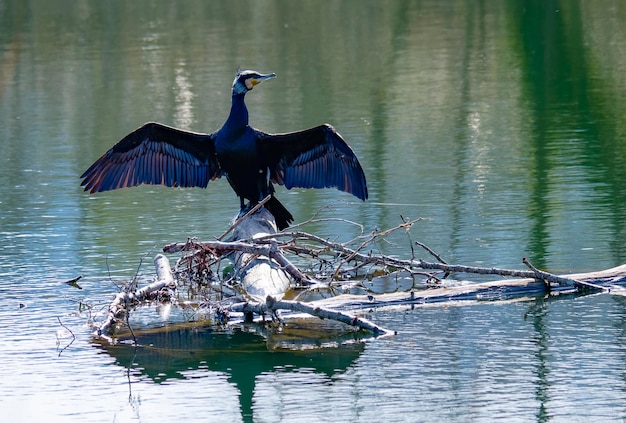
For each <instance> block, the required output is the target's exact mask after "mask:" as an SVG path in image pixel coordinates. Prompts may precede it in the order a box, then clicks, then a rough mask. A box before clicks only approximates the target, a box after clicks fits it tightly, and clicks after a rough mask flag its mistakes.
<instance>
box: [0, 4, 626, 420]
mask: <svg viewBox="0 0 626 423" xmlns="http://www.w3.org/2000/svg"><path fill="white" fill-rule="evenodd" d="M625 19H626V10H625V8H624V5H622V3H621V2H618V1H607V2H586V3H581V4H578V3H576V4H572V3H571V2H559V1H552V2H547V3H546V2H517V1H506V2H501V1H482V2H471V1H445V2H438V1H423V2H412V1H392V2H384V3H380V2H374V1H361V0H359V1H342V2H333V1H328V2H318V1H299V2H288V1H257V2H252V1H242V2H236V3H232V2H227V1H212V2H201V1H188V2H184V3H181V4H177V3H172V4H170V3H164V2H158V1H147V0H141V1H135V2H117V1H114V2H95V1H86V0H85V1H79V2H68V1H63V0H53V1H37V0H33V1H30V2H17V1H11V0H8V1H6V0H5V1H1V0H0V27H1V28H2V30H1V31H0V140H1V141H0V142H1V146H2V154H1V155H0V180H2V182H3V183H2V184H1V185H0V241H1V242H2V249H1V250H0V277H1V278H2V284H0V293H1V294H2V298H3V302H2V306H0V336H1V338H2V339H4V340H5V343H4V348H2V349H0V356H1V358H2V362H3V364H4V365H3V366H2V369H0V380H1V381H2V382H0V394H1V395H0V398H1V399H0V405H1V407H2V409H3V413H4V414H3V415H4V416H5V417H4V418H6V419H7V421H43V420H47V421H50V420H53V421H81V422H84V421H98V422H99V421H107V422H110V421H116V422H119V421H137V420H141V421H171V420H174V419H184V420H186V421H200V420H201V421H207V420H208V421H309V420H316V421H380V420H381V419H384V420H388V421H441V420H448V421H468V420H469V421H493V420H495V419H499V418H502V419H506V420H510V421H515V420H517V421H532V420H537V421H573V420H574V421H575V420H579V421H580V420H586V421H622V420H623V419H624V418H625V417H626V406H625V404H626V346H625V341H626V337H625V333H626V332H625V328H626V326H625V322H624V316H625V315H626V314H625V305H626V304H625V302H624V300H623V298H624V297H622V296H618V295H598V296H586V297H578V298H573V297H572V298H564V299H558V300H554V301H547V300H543V299H529V300H526V301H517V302H509V303H498V304H495V303H481V304H475V305H471V306H447V307H441V306H437V307H423V308H420V307H418V308H415V309H412V310H391V311H380V312H377V313H374V314H373V315H371V316H370V317H371V318H372V319H373V320H374V321H376V322H377V323H379V324H381V325H383V326H386V327H389V328H392V329H395V330H397V331H398V333H399V334H398V336H396V337H393V338H389V339H384V340H375V341H365V342H362V340H360V339H353V338H352V335H350V334H346V333H345V332H344V331H342V330H340V329H337V328H329V330H328V333H329V337H330V339H326V340H323V341H320V340H317V341H311V340H310V339H307V340H306V341H304V340H299V341H298V342H299V345H301V346H302V345H304V346H306V347H307V348H304V347H303V349H302V350H298V351H294V350H291V349H285V348H283V347H284V345H283V344H281V342H282V341H281V342H279V341H277V340H276V339H273V338H272V337H271V336H270V335H268V334H266V333H258V330H257V329H252V328H231V329H229V330H225V331H216V330H214V329H211V328H204V327H202V328H196V329H195V332H194V331H193V330H189V329H172V330H171V331H170V332H168V333H169V334H170V336H162V337H158V336H154V337H152V336H148V335H146V338H145V339H144V341H145V342H144V343H143V344H142V345H144V347H142V348H140V349H139V350H137V351H135V349H134V348H133V347H131V346H129V345H120V346H116V347H106V346H103V345H101V344H99V343H94V342H93V340H92V338H91V335H90V331H89V327H88V323H89V313H87V312H85V311H84V310H82V311H81V312H80V313H79V303H80V302H84V303H88V304H91V305H94V309H93V313H96V312H98V311H100V310H101V309H102V308H103V307H104V305H105V304H106V302H107V301H108V300H109V299H110V298H111V295H112V293H114V292H116V290H117V287H116V285H115V284H114V283H120V282H123V281H127V280H129V279H130V278H132V277H133V275H135V272H136V271H137V269H138V268H139V271H138V272H139V275H138V277H139V279H140V280H141V281H148V280H150V278H151V276H152V269H151V259H152V257H153V256H154V254H156V252H158V251H160V248H161V247H162V246H163V245H164V244H166V243H169V242H175V241H184V240H186V239H187V237H188V236H196V237H199V238H201V239H202V238H205V239H206V238H211V237H214V236H219V235H220V234H221V233H222V232H223V231H224V229H225V228H226V226H227V224H228V222H229V221H230V219H231V218H232V217H233V215H234V214H235V213H236V211H237V210H236V209H237V206H238V201H237V198H236V197H235V195H234V194H233V193H232V191H231V189H230V187H229V186H228V184H227V183H226V181H215V182H211V183H210V184H209V187H208V189H207V190H202V189H189V190H176V189H167V188H163V187H145V186H144V187H139V188H133V189H127V190H120V191H115V192H108V193H103V194H100V195H96V196H89V195H87V194H85V193H84V192H83V191H82V190H81V188H80V187H79V179H78V176H79V175H80V174H81V173H82V171H83V170H85V169H86V168H87V167H88V166H89V165H90V164H91V163H92V162H93V161H94V160H95V159H97V158H98V157H99V156H100V155H101V154H102V153H104V151H106V149H108V148H109V147H110V146H111V145H112V144H113V143H115V142H116V141H117V140H119V139H120V138H121V137H123V136H124V135H125V134H126V133H128V132H130V131H131V130H133V129H135V128H137V127H138V126H140V125H141V124H143V123H144V122H145V121H150V120H156V121H159V122H162V123H165V124H169V125H174V126H178V127H181V128H185V129H190V130H195V131H204V132H210V131H213V130H216V129H217V128H219V127H220V125H221V124H222V123H223V122H224V120H225V119H226V116H227V114H228V110H229V106H230V84H231V81H232V79H233V77H234V73H235V69H236V68H237V67H242V68H253V69H257V70H259V71H261V72H276V74H277V78H276V79H273V80H271V81H268V82H266V83H264V84H263V85H262V86H260V87H258V88H257V89H255V90H254V92H252V93H250V94H249V95H248V96H247V98H246V101H247V104H248V107H249V110H250V116H251V124H252V125H253V126H255V127H258V128H260V129H263V130H265V131H268V132H282V131H291V130H296V129H302V128H305V127H309V126H314V125H318V124H320V123H323V122H328V123H331V124H333V125H334V126H335V127H336V128H337V130H338V131H339V132H340V133H341V134H342V135H343V137H344V138H345V139H346V140H347V141H348V142H349V144H350V145H351V146H352V147H353V149H354V150H355V152H356V154H357V155H358V156H359V158H360V159H361V162H362V164H363V167H364V170H365V173H366V175H367V178H368V185H369V191H370V199H369V200H368V201H367V202H365V203H362V202H360V201H358V200H356V199H354V198H352V197H351V196H349V195H347V194H344V193H339V192H337V191H334V190H321V191H312V190H309V191H302V190H293V191H286V190H284V189H282V188H279V189H278V193H277V195H278V197H279V198H280V199H281V201H282V202H283V203H284V204H285V205H286V206H287V207H288V208H289V209H290V210H291V211H292V213H293V214H294V216H295V217H296V221H304V220H306V219H309V218H310V217H311V216H313V215H314V214H315V213H316V212H317V211H318V210H322V215H323V216H325V217H334V218H344V219H350V220H352V221H356V222H359V223H361V224H362V225H363V226H364V228H365V230H366V231H371V230H373V229H374V228H381V229H384V228H388V227H391V226H395V225H396V224H398V223H400V222H401V216H404V217H410V218H417V217H423V218H424V219H423V220H421V221H419V222H418V223H417V224H416V225H415V226H414V228H413V231H412V233H411V237H412V239H415V240H419V241H421V242H423V243H425V244H427V245H429V246H430V247H431V248H433V249H434V250H436V251H437V252H438V253H440V254H442V256H443V257H445V258H446V260H447V261H448V262H451V263H459V264H466V265H486V266H499V267H510V268H520V267H521V266H522V265H521V258H522V257H524V256H525V257H528V258H529V259H530V260H531V261H532V262H533V263H534V264H535V265H536V266H538V267H541V268H543V269H546V270H549V271H554V272H568V273H573V272H583V271H590V270H598V269H603V268H608V267H612V266H616V265H620V264H623V263H624V262H626V260H625V259H626V253H625V250H624V247H623V246H624V245H625V241H626V229H625V224H624V222H626V211H625V210H626V209H625V207H624V204H626V182H625V181H626V172H625V169H626V166H625V165H626V163H625V161H626V137H625V134H626V128H625V127H624V119H623V116H624V112H625V110H626V95H625V90H624V87H626V77H625V75H626V72H625V70H626V59H625V58H626V33H625V32H624V26H623V22H624V20H625ZM310 230H311V231H313V232H315V233H316V234H318V235H321V236H329V237H331V236H332V237H338V239H349V238H350V237H351V236H354V235H355V228H354V227H353V226H350V225H346V224H343V223H340V222H338V221H336V220H331V221H328V222H323V223H318V224H316V225H314V226H312V227H311V228H310ZM389 241H390V242H389V243H383V244H381V245H379V246H377V247H378V248H380V249H381V250H382V251H384V252H385V253H388V254H393V255H397V256H400V257H408V256H409V255H410V249H409V245H408V243H409V240H408V238H407V237H406V235H405V234H398V235H397V236H393V237H391V238H390V240H389ZM421 254H422V253H421V252H420V253H419V254H418V255H421ZM142 260H143V262H144V265H143V266H141V267H140V266H139V265H140V262H141V261H142ZM78 275H83V279H81V281H80V284H81V285H82V286H83V288H84V289H83V290H82V291H78V290H75V289H73V288H70V287H68V286H66V285H64V284H63V281H66V280H68V279H71V278H74V277H76V276H78ZM154 316H155V317H154V319H155V320H157V317H156V316H157V314H156V311H155V312H154ZM58 319H61V322H62V323H63V324H64V325H65V326H66V328H65V327H63V326H62V325H61V324H60V323H59V320H58ZM68 329H69V330H71V331H72V333H73V334H74V335H75V336H76V340H75V341H74V342H73V343H72V344H71V345H70V346H69V347H68V348H67V349H65V350H63V351H62V352H61V349H62V348H63V347H64V346H66V345H67V344H68V343H69V342H70V341H71V340H72V336H71V334H70V333H69V331H68ZM315 342H318V343H319V344H320V345H322V346H323V348H309V347H310V344H311V343H313V344H314V343H315ZM289 345H291V346H294V341H293V340H291V341H290V344H289ZM60 352H61V353H60ZM59 353H60V354H59Z"/></svg>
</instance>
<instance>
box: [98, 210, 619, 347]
mask: <svg viewBox="0 0 626 423" xmlns="http://www.w3.org/2000/svg"><path fill="white" fill-rule="evenodd" d="M414 223H415V221H404V222H403V223H402V224H400V225H398V226H396V227H394V228H392V229H389V230H387V231H375V232H373V233H371V234H368V235H364V236H359V237H357V238H355V239H353V240H351V241H349V242H344V243H339V242H336V241H332V240H328V239H324V238H321V237H318V236H315V235H311V234H309V233H306V232H303V231H299V230H297V228H291V230H289V231H287V232H281V233H277V232H276V229H275V225H274V221H273V217H272V215H271V214H270V213H269V212H267V211H266V210H265V209H264V208H262V207H260V208H257V209H253V210H252V211H251V212H249V213H248V214H247V215H246V216H244V217H242V218H241V219H239V220H238V221H237V222H235V224H234V225H233V226H232V228H231V229H230V230H229V232H231V231H232V235H231V236H230V237H229V239H228V240H227V241H222V240H221V239H223V238H225V237H226V235H227V234H228V233H229V232H227V233H226V234H224V235H223V236H221V237H220V238H218V240H215V241H207V242H198V241H195V240H188V241H187V242H185V243H177V244H171V245H167V246H165V247H164V248H163V251H164V253H166V254H175V253H182V256H181V257H180V258H179V259H178V261H177V263H176V265H175V266H174V267H173V268H171V266H170V262H169V260H168V258H167V257H166V256H165V255H163V254H158V255H157V256H156V257H155V259H154V263H155V268H156V280H155V282H153V283H151V284H149V285H147V286H145V287H143V288H141V289H136V288H132V287H129V288H128V289H125V290H123V292H120V293H118V294H117V295H116V297H115V299H114V300H113V301H112V302H111V304H110V305H109V307H108V312H107V316H106V318H105V320H104V321H102V322H100V323H99V324H97V325H96V328H95V332H94V336H97V337H109V336H110V335H112V334H113V333H114V332H115V329H116V327H117V326H118V325H120V324H121V325H123V324H128V316H129V314H130V312H131V311H132V309H133V308H134V307H137V306H139V305H141V304H145V303H154V302H158V303H164V302H165V303H169V304H172V305H174V306H184V307H193V308H196V309H199V308H204V309H208V310H210V311H211V313H212V315H213V316H214V319H215V321H216V322H220V323H223V322H224V321H225V320H227V319H228V318H229V317H232V316H233V315H234V314H235V313H243V315H244V316H246V318H247V319H251V318H252V315H253V314H257V315H260V316H262V317H263V318H265V316H266V315H269V316H271V318H272V320H274V321H278V322H283V317H282V316H281V313H280V312H281V310H282V311H288V312H289V313H294V312H295V313H306V314H309V315H312V316H316V317H318V318H322V319H334V320H337V321H340V322H343V323H346V324H348V325H352V326H355V327H357V328H359V329H363V330H369V331H371V332H373V333H374V334H375V335H388V334H392V333H393V332H392V331H389V330H387V329H385V328H382V327H380V326H378V325H376V324H374V323H372V322H371V321H369V320H367V319H365V318H363V317H362V316H360V315H358V314H356V313H357V312H359V311H361V312H362V311H363V310H371V309H373V308H378V307H387V306H393V307H397V306H415V305H420V304H430V303H441V302H451V301H456V302H460V301H468V300H469V301H480V300H505V299H511V298H519V297H522V296H527V297H529V296H538V295H548V294H549V295H562V294H566V293H567V294H570V293H576V292H582V291H592V292H598V291H601V292H602V291H603V292H611V293H613V294H619V295H624V292H626V289H624V288H623V287H622V286H621V285H623V284H624V283H625V282H626V265H623V266H620V267H616V268H613V269H608V270H604V271H599V272H593V273H584V274H572V275H564V276H557V275H554V274H550V273H547V272H543V271H541V270H538V269H536V268H535V267H534V266H532V264H531V263H529V262H528V261H527V260H526V259H523V263H524V264H525V265H526V267H527V268H528V270H507V269H496V268H478V267H470V266H459V265H450V264H447V263H446V262H445V261H444V260H443V259H442V258H441V257H439V256H438V255H437V254H435V253H434V252H433V251H432V250H430V249H429V248H428V247H427V246H425V245H423V244H421V243H419V242H414V243H413V245H412V246H411V250H412V251H413V246H417V247H419V248H421V249H423V250H424V251H426V252H427V253H428V254H429V255H430V256H432V257H434V258H435V259H436V261H434V262H429V261H425V260H423V259H417V258H415V257H412V258H411V259H405V260H403V259H398V258H394V257H390V256H385V255H381V254H374V253H372V246H373V245H374V244H375V243H377V242H379V241H381V240H384V239H385V237H386V236H388V235H389V234H391V233H393V232H395V231H401V230H404V231H408V230H410V228H411V226H412V225H413V224H414ZM414 254H415V252H414V251H413V255H414ZM294 260H297V261H298V263H299V262H302V261H307V262H308V263H309V265H308V266H307V267H308V268H309V270H308V271H303V270H301V268H300V267H298V266H296V265H295V264H294V263H293V261H294ZM310 263H313V264H314V266H313V265H311V264H310ZM313 268H314V269H315V270H312V269H313ZM452 273H455V274H458V273H463V274H468V273H469V274H487V275H499V276H501V277H504V278H502V279H501V280H497V281H491V282H486V283H471V284H460V283H458V282H456V283H446V278H447V277H448V276H449V275H450V274H452ZM389 274H398V275H404V276H410V277H411V278H413V280H416V281H419V282H418V283H413V284H412V286H411V287H409V288H408V289H406V290H403V291H400V292H393V293H382V294H374V293H372V292H371V291H368V289H367V288H366V287H365V286H364V284H363V283H362V281H367V280H371V279H372V278H373V277H378V276H380V275H389ZM506 277H514V278H516V279H506ZM338 291H339V292H341V293H337V292H338ZM346 292H347V293H346ZM287 297H289V298H290V299H286V298H287ZM311 297H312V298H314V299H312V300H310V299H309V300H306V301H304V300H301V299H303V298H311ZM128 326H129V327H130V325H128ZM131 331H132V328H131Z"/></svg>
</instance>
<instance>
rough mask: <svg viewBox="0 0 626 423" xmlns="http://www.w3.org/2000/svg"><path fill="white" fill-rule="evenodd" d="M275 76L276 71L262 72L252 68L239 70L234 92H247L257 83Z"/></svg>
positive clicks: (234, 83)
mask: <svg viewBox="0 0 626 423" xmlns="http://www.w3.org/2000/svg"><path fill="white" fill-rule="evenodd" d="M275 76H276V74H275V73H267V74H262V73H258V72H256V71H252V70H244V71H242V70H238V71H237V76H235V80H234V81H233V94H245V93H247V92H248V91H250V90H252V89H253V88H254V86H255V85H258V84H260V83H261V82H263V81H265V80H266V79H270V78H274V77H275Z"/></svg>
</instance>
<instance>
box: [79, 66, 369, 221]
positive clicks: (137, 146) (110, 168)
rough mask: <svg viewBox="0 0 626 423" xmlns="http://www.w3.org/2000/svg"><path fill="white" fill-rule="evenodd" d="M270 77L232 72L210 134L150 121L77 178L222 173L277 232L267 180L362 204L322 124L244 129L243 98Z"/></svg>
mask: <svg viewBox="0 0 626 423" xmlns="http://www.w3.org/2000/svg"><path fill="white" fill-rule="evenodd" d="M275 76H276V75H275V74H274V73H270V74H260V73H258V72H255V71H250V70H246V71H237V76H236V77H235V80H234V81H233V92H232V106H231V109H230V115H229V116H228V119H227V120H226V123H224V125H223V126H222V127H221V128H220V129H219V130H217V131H215V132H213V133H211V134H202V133H196V132H188V131H183V130H180V129H176V128H172V127H169V126H165V125H162V124H160V123H155V122H150V123H146V124H144V125H143V126H142V127H140V128H139V129H137V130H135V131H134V132H131V133H130V134H128V135H126V136H125V137H124V138H123V139H122V140H121V141H119V142H118V143H117V144H115V145H114V146H113V148H111V149H110V150H109V151H107V152H106V153H105V154H104V155H103V156H102V157H100V158H99V159H98V160H97V161H96V162H95V163H94V164H92V165H91V166H90V167H89V169H87V170H86V171H85V173H83V174H82V175H81V178H83V181H82V183H81V185H83V186H84V187H85V191H89V192H90V193H94V192H100V191H107V190H111V189H117V188H124V187H132V186H137V185H140V184H157V185H167V186H170V187H202V188H206V186H207V184H208V183H209V181H210V180H214V179H216V178H220V177H221V176H223V175H224V176H226V178H227V179H228V182H229V183H230V185H231V187H232V188H233V190H235V193H236V194H237V195H238V196H239V198H240V206H241V210H244V209H245V199H248V200H250V205H254V204H257V203H258V202H259V201H260V200H262V199H263V198H265V197H266V196H267V195H271V198H270V200H269V201H268V202H267V203H265V207H266V208H267V209H268V210H269V211H270V212H271V213H272V215H273V216H274V218H275V220H276V225H277V226H278V228H279V229H284V228H286V227H288V226H289V223H290V222H292V221H293V216H292V215H291V213H289V211H288V210H287V209H286V208H285V207H284V206H283V205H282V204H281V203H280V202H279V201H278V200H277V199H276V198H275V197H274V187H273V186H272V183H276V184H280V185H284V186H285V187H286V188H287V189H290V188H293V187H300V188H328V187H335V188H337V189H339V190H341V191H345V192H349V193H350V194H353V195H354V196H356V197H358V198H360V199H361V200H365V199H366V198H367V184H366V182H365V175H364V173H363V169H362V168H361V165H360V163H359V161H358V159H357V158H356V156H355V155H354V152H353V151H352V149H351V148H350V147H349V146H348V144H346V142H345V141H344V140H343V138H341V136H340V135H339V134H338V133H337V132H336V131H335V129H334V128H333V127H332V126H330V125H328V124H324V125H320V126H316V127H314V128H310V129H305V130H303V131H298V132H290V133H285V134H268V133H265V132H263V131H259V130H258V129H254V128H252V127H250V126H249V125H248V109H247V108H246V105H245V103H244V97H245V95H246V93H247V92H248V91H250V90H252V89H253V88H254V87H255V86H256V85H257V84H259V83H260V82H262V81H265V80H266V79H270V78H274V77H275Z"/></svg>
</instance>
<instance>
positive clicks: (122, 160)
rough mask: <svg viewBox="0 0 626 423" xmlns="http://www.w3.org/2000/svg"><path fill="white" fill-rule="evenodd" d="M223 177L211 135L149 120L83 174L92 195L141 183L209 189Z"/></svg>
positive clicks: (86, 189) (86, 188) (83, 183)
mask: <svg viewBox="0 0 626 423" xmlns="http://www.w3.org/2000/svg"><path fill="white" fill-rule="evenodd" d="M220 176H222V170H221V168H220V166H219V163H218V162H217V159H216V157H215V145H214V140H213V135H212V134H201V133H194V132H187V131H182V130H180V129H176V128H172V127H169V126H165V125H161V124H160V123H155V122H150V123H146V124H145V125H143V126H142V127H141V128H139V129H137V130H135V131H133V132H131V133H130V134H128V135H126V136H125V137H124V138H123V139H122V140H121V141H120V142H118V143H117V144H115V145H114V146H113V147H112V148H111V149H110V150H109V151H107V152H106V153H104V155H103V156H102V157H100V158H99V159H98V160H96V162H95V163H94V164H92V165H91V166H90V167H89V169H87V170H86V171H85V173H83V174H82V175H81V176H80V177H81V178H82V179H83V181H82V182H81V185H82V186H84V187H85V191H89V192H90V193H92V194H93V193H94V192H100V191H108V190H111V189H117V188H124V187H133V186H137V185H140V184H150V185H167V186H170V187H201V188H206V186H207V184H208V183H209V181H210V180H213V179H215V178H219V177H220Z"/></svg>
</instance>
